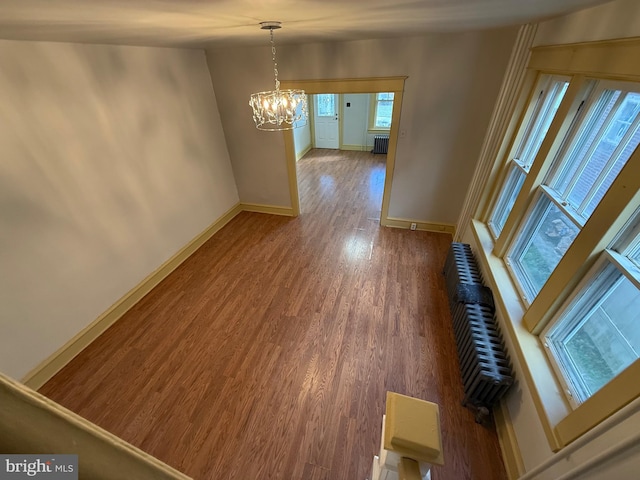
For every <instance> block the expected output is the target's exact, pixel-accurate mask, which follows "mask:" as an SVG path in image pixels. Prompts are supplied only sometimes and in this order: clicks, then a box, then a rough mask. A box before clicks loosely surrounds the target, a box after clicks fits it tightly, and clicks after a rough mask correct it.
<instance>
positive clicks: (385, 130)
mask: <svg viewBox="0 0 640 480" xmlns="http://www.w3.org/2000/svg"><path fill="white" fill-rule="evenodd" d="M390 131H391V128H370V129H368V130H367V132H368V133H389V132H390Z"/></svg>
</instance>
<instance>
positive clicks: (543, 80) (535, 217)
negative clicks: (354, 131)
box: [457, 41, 640, 451]
mask: <svg viewBox="0 0 640 480" xmlns="http://www.w3.org/2000/svg"><path fill="white" fill-rule="evenodd" d="M530 55H531V56H530V61H529V64H528V71H527V73H526V74H525V77H524V84H525V85H534V86H533V87H532V88H531V89H530V90H529V91H527V92H524V94H523V96H521V97H520V98H519V99H518V100H517V102H516V101H510V102H508V103H505V106H504V108H502V109H501V110H500V112H499V113H501V115H502V116H505V115H512V118H511V120H510V121H509V129H508V131H509V132H512V133H509V136H508V137H504V138H502V139H497V138H495V134H496V133H497V131H498V130H499V129H500V128H501V126H502V125H504V123H503V122H501V126H500V128H498V127H496V128H491V129H490V131H489V135H490V136H489V137H488V138H489V139H491V140H492V145H493V146H492V148H491V149H488V150H487V151H486V152H485V153H486V154H488V153H490V151H494V150H498V151H499V152H500V157H496V158H494V160H493V164H492V165H485V164H483V165H481V168H479V169H478V172H477V174H476V176H475V177H474V181H475V182H476V183H474V184H473V187H472V191H471V192H470V193H471V194H470V195H469V197H468V200H469V202H474V203H475V206H476V207H475V214H474V215H475V218H474V220H473V221H472V222H471V225H470V227H471V231H472V232H473V236H474V237H473V240H474V243H475V247H476V253H477V254H478V256H479V257H480V263H481V266H482V267H483V270H486V272H485V273H486V274H487V275H486V278H487V280H488V282H489V283H490V285H491V287H492V289H493V293H494V296H496V297H497V298H498V299H499V301H498V302H496V307H497V311H498V316H499V319H500V322H501V324H502V327H503V329H504V330H505V331H506V334H507V335H508V336H509V337H510V338H511V339H512V340H513V342H512V345H511V348H512V349H513V350H515V357H516V358H517V361H518V362H519V363H522V365H521V366H522V369H521V375H522V377H523V378H522V380H524V381H525V382H526V384H527V385H528V387H529V391H530V392H531V400H532V401H533V404H534V405H535V412H528V413H533V414H534V415H535V414H537V415H538V416H539V419H540V422H541V424H542V426H543V428H544V433H545V435H546V437H547V440H548V441H549V445H550V447H551V448H552V449H553V450H554V451H555V450H557V449H561V448H563V447H565V446H566V445H568V444H569V443H571V442H573V441H574V440H576V439H577V438H578V437H580V436H581V435H584V434H585V433H586V432H588V431H589V430H590V429H592V428H593V427H595V426H596V425H598V424H599V423H601V422H602V421H603V420H605V419H606V418H608V417H610V416H611V415H613V414H614V413H615V412H617V411H619V410H620V409H623V408H625V407H626V406H628V405H630V404H632V402H637V400H638V399H640V383H639V382H638V381H637V380H638V378H640V359H639V358H638V356H639V354H640V338H639V337H640V328H638V327H639V326H640V280H639V279H640V146H639V143H640V126H639V124H640V118H639V117H640V112H639V110H640V105H639V103H640V69H638V68H636V67H637V66H636V64H635V63H633V60H632V59H633V58H638V56H639V55H640V42H634V43H633V44H630V43H628V42H617V41H611V42H598V43H597V44H595V43H584V44H572V45H566V46H558V45H554V46H540V47H534V48H533V49H532V50H531V52H530ZM543 72H554V74H553V75H547V74H545V73H543ZM557 74H562V75H565V76H558V75H557ZM622 79H624V80H622ZM562 82H568V86H567V85H566V83H562ZM554 88H555V92H556V93H555V94H554V93H553V91H554ZM514 89H515V85H512V89H511V91H506V92H505V93H506V94H509V95H512V93H514V92H513V90H514ZM525 95H526V97H525ZM554 95H555V99H556V100H557V101H558V102H557V103H556V102H554V101H551V100H549V98H552V97H554ZM545 102H546V105H547V106H546V107H545ZM545 111H546V112H547V113H546V114H545V113H544V112H545ZM551 112H553V113H551ZM550 116H552V119H551V120H550V121H549V117H550ZM543 119H545V120H543ZM536 132H537V133H536ZM496 140H497V142H496ZM527 152H529V153H527ZM494 171H498V172H499V175H498V176H495V175H493V172H494ZM485 179H488V181H487V180H485ZM470 206H471V205H470ZM634 212H635V213H634ZM463 221H464V217H463ZM463 231H464V230H463ZM461 237H462V235H459V236H458V237H457V238H461ZM462 238H464V237H462ZM562 391H564V392H565V393H566V395H558V393H559V392H562Z"/></svg>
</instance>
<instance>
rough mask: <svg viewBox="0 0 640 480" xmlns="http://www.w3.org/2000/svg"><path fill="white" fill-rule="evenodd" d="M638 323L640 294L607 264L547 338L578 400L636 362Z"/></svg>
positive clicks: (611, 265) (582, 399)
mask: <svg viewBox="0 0 640 480" xmlns="http://www.w3.org/2000/svg"><path fill="white" fill-rule="evenodd" d="M638 322H640V291H639V290H638V289H637V288H636V286H635V285H634V284H633V283H632V282H631V281H629V279H628V278H627V277H626V276H625V275H624V274H623V273H622V272H621V271H619V270H618V269H617V268H616V267H615V266H614V265H613V264H610V263H607V266H606V267H605V268H604V269H603V270H602V271H601V272H600V274H599V275H597V276H596V278H595V279H594V280H593V282H592V283H590V284H589V285H588V286H587V287H586V289H585V291H583V292H581V294H580V295H578V296H577V297H576V300H574V301H573V302H572V304H571V305H570V306H569V308H568V309H567V310H566V313H565V314H564V315H562V316H561V317H560V318H559V320H558V322H557V323H556V324H555V325H554V327H553V328H552V329H551V330H550V331H549V333H548V334H547V335H546V339H547V341H548V342H550V344H551V347H552V348H551V352H552V353H553V354H554V356H555V360H556V361H558V362H559V363H560V365H561V367H562V371H563V372H565V377H567V378H566V379H567V380H568V383H569V384H570V385H571V386H572V390H573V392H574V393H575V395H576V397H577V400H578V401H580V402H582V401H584V400H586V399H587V398H588V397H590V396H591V395H593V394H594V393H595V392H597V391H598V390H599V389H600V388H602V387H603V386H604V385H605V384H606V383H608V382H609V381H610V380H611V379H612V378H614V377H615V376H616V375H618V374H619V373H620V372H621V371H622V370H624V369H625V368H626V367H628V366H629V365H630V364H631V363H633V362H634V361H636V360H637V359H638V352H640V329H639V328H638V324H639V323H638Z"/></svg>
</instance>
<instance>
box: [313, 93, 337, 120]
mask: <svg viewBox="0 0 640 480" xmlns="http://www.w3.org/2000/svg"><path fill="white" fill-rule="evenodd" d="M316 109H317V115H318V117H333V116H334V115H335V114H336V100H335V95H334V94H333V93H320V94H318V95H316Z"/></svg>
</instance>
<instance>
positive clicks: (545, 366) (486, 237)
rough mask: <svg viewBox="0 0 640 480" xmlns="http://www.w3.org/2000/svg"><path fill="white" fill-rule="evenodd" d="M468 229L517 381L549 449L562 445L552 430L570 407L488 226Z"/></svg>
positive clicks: (473, 225)
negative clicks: (518, 371) (528, 323)
mask: <svg viewBox="0 0 640 480" xmlns="http://www.w3.org/2000/svg"><path fill="white" fill-rule="evenodd" d="M471 227H472V228H471V230H472V232H473V236H474V239H475V242H476V249H475V253H476V257H477V258H478V261H479V262H480V266H481V270H482V272H483V274H484V277H485V280H486V281H487V283H488V284H489V286H490V287H491V290H492V291H493V295H494V298H495V303H496V313H497V316H498V320H499V323H500V327H501V330H502V331H503V335H504V336H505V337H508V339H507V340H511V341H510V342H507V343H508V347H509V348H510V353H511V355H512V356H513V357H516V359H517V362H518V364H519V366H520V368H521V370H522V375H521V376H522V377H524V378H520V379H519V380H520V381H525V382H526V383H527V386H528V387H529V390H530V391H531V395H532V397H533V403H534V405H535V407H536V410H537V413H538V417H539V418H540V422H541V424H542V427H543V429H544V432H545V434H546V436H547V440H548V441H549V446H550V447H551V449H552V450H553V451H558V450H559V449H560V448H562V447H563V444H562V442H561V441H560V439H559V438H558V437H557V435H556V433H555V431H554V429H555V427H556V425H558V423H559V422H560V421H561V420H562V419H564V418H565V417H567V416H568V415H569V414H570V413H571V412H572V409H571V407H570V405H569V403H568V401H567V400H566V398H565V395H564V392H563V391H562V387H561V385H560V383H559V382H558V381H557V380H556V377H555V374H554V371H553V368H552V366H551V365H550V363H549V361H548V359H547V356H546V353H545V351H544V347H543V346H542V344H541V343H540V341H539V339H538V336H537V335H534V334H532V333H530V332H529V330H528V329H527V328H526V326H525V325H524V322H523V317H524V313H525V307H524V304H523V301H522V299H521V298H520V296H519V294H518V291H517V289H516V287H515V285H514V284H513V282H512V281H511V277H510V276H509V274H508V272H507V267H506V265H505V264H504V262H503V261H502V259H500V258H498V257H496V256H495V255H494V254H493V246H494V242H493V238H492V236H491V234H490V232H489V229H488V227H487V226H486V225H485V224H483V223H482V222H480V221H478V220H472V222H471Z"/></svg>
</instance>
